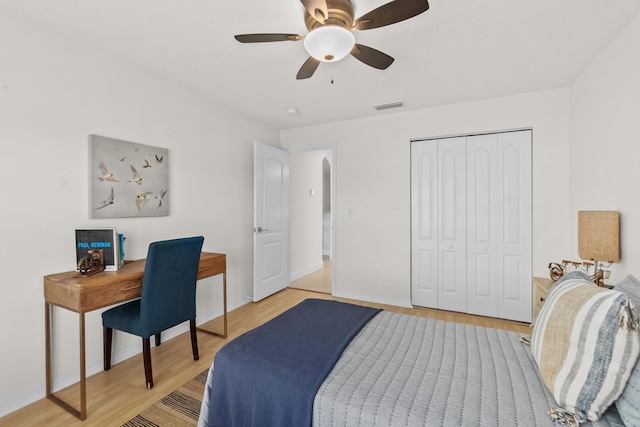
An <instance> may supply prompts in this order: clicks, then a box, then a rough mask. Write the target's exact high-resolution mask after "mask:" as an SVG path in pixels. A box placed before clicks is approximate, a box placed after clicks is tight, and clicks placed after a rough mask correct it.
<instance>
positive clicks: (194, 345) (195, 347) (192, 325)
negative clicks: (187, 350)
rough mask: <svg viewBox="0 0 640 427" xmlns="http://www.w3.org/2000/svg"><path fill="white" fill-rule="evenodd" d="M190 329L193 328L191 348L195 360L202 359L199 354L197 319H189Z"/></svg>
mask: <svg viewBox="0 0 640 427" xmlns="http://www.w3.org/2000/svg"><path fill="white" fill-rule="evenodd" d="M189 329H191V350H192V351H193V360H198V359H200V355H199V354H198V335H196V319H190V320H189Z"/></svg>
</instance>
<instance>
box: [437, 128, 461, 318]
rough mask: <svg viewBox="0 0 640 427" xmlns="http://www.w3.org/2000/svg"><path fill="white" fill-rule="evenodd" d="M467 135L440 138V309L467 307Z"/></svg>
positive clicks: (452, 309)
mask: <svg viewBox="0 0 640 427" xmlns="http://www.w3.org/2000/svg"><path fill="white" fill-rule="evenodd" d="M466 169H467V145H466V138H464V137H459V138H447V139H443V140H438V192H439V194H438V308H440V309H443V310H451V311H462V312H464V311H466V310H467V203H466V202H467V198H466V186H467V182H466V176H467V170H466Z"/></svg>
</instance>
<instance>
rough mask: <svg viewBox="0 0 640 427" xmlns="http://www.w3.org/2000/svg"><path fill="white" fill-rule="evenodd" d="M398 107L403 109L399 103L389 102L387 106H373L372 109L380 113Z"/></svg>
mask: <svg viewBox="0 0 640 427" xmlns="http://www.w3.org/2000/svg"><path fill="white" fill-rule="evenodd" d="M400 107H404V103H403V102H401V101H398V102H390V103H389V104H380V105H374V107H373V108H375V109H376V110H378V111H382V110H390V109H392V108H400Z"/></svg>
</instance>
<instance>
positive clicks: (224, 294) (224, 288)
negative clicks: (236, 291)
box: [197, 271, 227, 338]
mask: <svg viewBox="0 0 640 427" xmlns="http://www.w3.org/2000/svg"><path fill="white" fill-rule="evenodd" d="M222 299H223V305H224V314H223V319H224V320H223V321H224V332H223V333H220V332H213V331H209V330H207V329H203V328H197V329H198V330H199V331H200V332H204V333H207V334H210V335H215V336H217V337H222V338H226V337H227V272H226V271H225V272H224V273H222Z"/></svg>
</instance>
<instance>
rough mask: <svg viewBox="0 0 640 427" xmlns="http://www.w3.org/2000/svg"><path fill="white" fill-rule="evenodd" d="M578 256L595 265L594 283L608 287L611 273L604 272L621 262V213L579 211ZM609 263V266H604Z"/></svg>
mask: <svg viewBox="0 0 640 427" xmlns="http://www.w3.org/2000/svg"><path fill="white" fill-rule="evenodd" d="M578 255H579V256H580V258H582V259H588V260H591V261H593V263H594V275H593V276H592V278H593V281H594V282H595V283H596V284H597V285H598V286H606V285H605V283H604V281H605V279H608V278H609V274H610V273H611V272H610V271H608V270H604V269H603V266H604V267H609V266H610V265H611V264H612V263H614V262H618V261H620V213H619V212H615V211H578ZM603 261H604V262H607V263H608V264H607V265H604V263H603Z"/></svg>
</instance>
